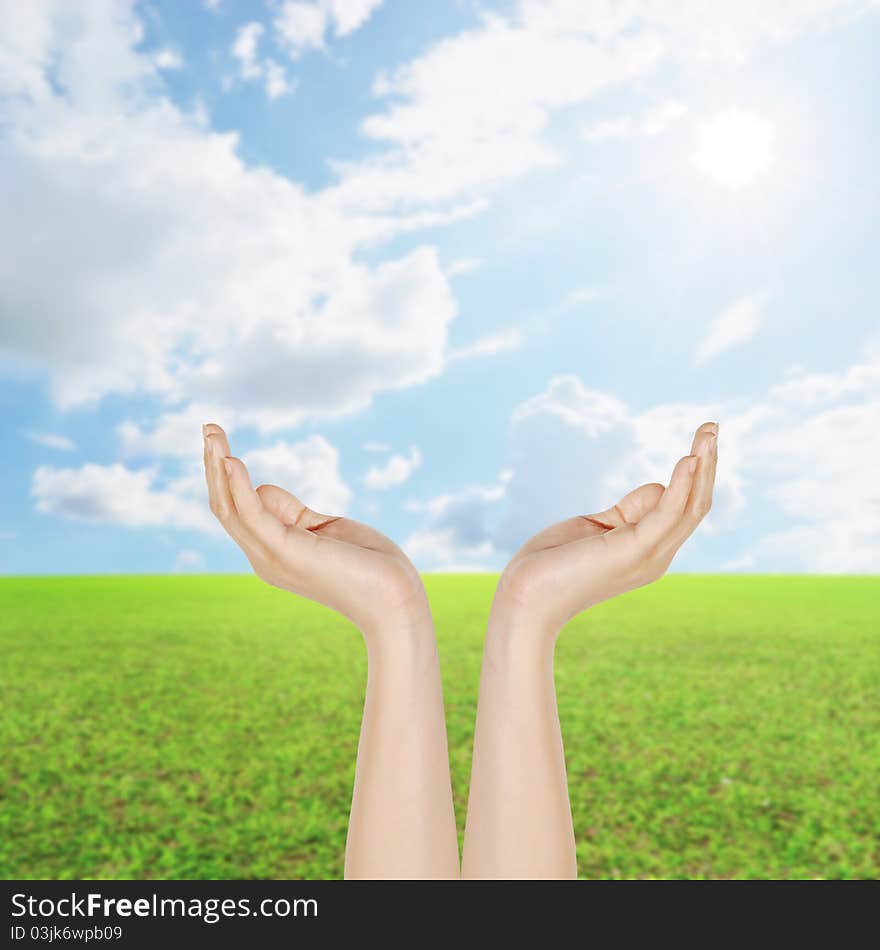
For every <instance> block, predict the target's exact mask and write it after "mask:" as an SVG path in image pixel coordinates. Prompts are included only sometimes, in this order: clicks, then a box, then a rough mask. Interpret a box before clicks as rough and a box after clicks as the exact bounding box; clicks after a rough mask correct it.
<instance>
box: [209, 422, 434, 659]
mask: <svg viewBox="0 0 880 950" xmlns="http://www.w3.org/2000/svg"><path fill="white" fill-rule="evenodd" d="M204 437H205V475H206V478H207V481H208V494H209V497H210V502H211V511H212V512H213V513H214V515H215V516H216V517H217V519H218V521H219V522H220V523H221V524H222V525H223V527H224V528H225V529H226V531H227V532H228V533H229V535H230V536H231V537H232V538H233V540H234V541H235V542H236V543H237V544H238V546H239V547H240V548H241V549H242V551H243V552H244V554H245V556H246V557H247V559H248V561H250V563H251V566H252V567H253V569H254V572H255V573H256V574H257V576H258V577H260V578H262V579H263V580H264V581H266V583H268V584H272V585H273V586H275V587H280V588H283V589H284V590H289V591H292V592H293V593H295V594H300V595H302V596H303V597H307V598H309V599H310V600H314V601H317V602H319V603H321V604H325V605H326V606H328V607H330V608H332V609H333V610H336V611H338V612H339V613H341V614H343V615H344V616H346V617H348V618H349V619H350V620H351V621H352V622H353V623H354V624H355V625H356V626H358V627H359V628H360V630H361V631H362V633H363V634H364V636H365V637H366V638H367V641H368V644H369V642H370V640H371V638H374V637H378V636H381V634H382V632H383V631H387V630H390V629H395V630H397V631H399V629H400V627H401V626H403V625H406V626H408V627H413V628H414V627H416V626H424V624H425V618H426V617H428V616H429V614H428V605H427V599H426V596H425V590H424V586H423V585H422V581H421V578H420V577H419V574H418V571H416V569H415V567H413V565H412V563H411V562H410V561H409V559H408V558H407V557H406V555H405V554H404V553H403V551H401V550H400V548H399V547H398V546H397V545H396V544H394V542H393V541H390V540H389V539H388V538H386V537H385V536H384V535H383V534H380V533H379V532H378V531H375V530H374V529H373V528H370V527H368V526H367V525H364V524H360V523H359V522H357V521H352V520H350V519H348V518H341V517H334V516H330V515H326V514H320V513H318V512H316V511H312V510H311V509H310V508H307V507H306V506H305V505H304V504H303V503H302V502H301V501H300V500H299V499H298V498H296V496H294V495H292V494H291V493H290V492H288V491H286V490H285V489H283V488H279V487H278V486H277V485H260V486H259V487H258V488H256V489H254V488H253V487H252V485H251V480H250V476H249V475H248V471H247V468H246V467H245V464H244V462H242V461H241V459H238V458H235V457H233V456H232V454H231V452H230V449H229V442H228V440H227V438H226V433H225V432H224V431H223V429H221V428H220V426H218V425H214V424H208V425H206V426H204Z"/></svg>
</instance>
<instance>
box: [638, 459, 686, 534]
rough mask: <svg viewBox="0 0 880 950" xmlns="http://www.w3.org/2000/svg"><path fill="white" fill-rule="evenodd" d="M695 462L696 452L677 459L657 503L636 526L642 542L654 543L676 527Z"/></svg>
mask: <svg viewBox="0 0 880 950" xmlns="http://www.w3.org/2000/svg"><path fill="white" fill-rule="evenodd" d="M698 462H699V460H698V458H697V456H695V455H686V456H685V457H684V458H683V459H679V461H678V463H677V464H676V466H675V468H674V469H673V470H672V477H671V478H670V479H669V484H668V485H667V486H666V489H665V491H664V492H663V494H662V495H661V496H660V498H659V500H658V501H657V504H656V506H655V507H654V508H653V509H652V510H651V511H649V512H648V513H647V514H646V515H645V517H644V518H642V520H641V521H640V522H639V523H638V524H637V525H636V533H637V535H638V538H639V541H640V542H641V543H643V544H646V545H648V546H654V545H657V544H659V543H660V542H661V541H662V540H663V539H664V538H665V537H666V536H667V535H668V534H671V533H672V532H673V531H674V530H675V528H676V527H677V526H678V524H679V522H680V521H681V519H682V517H683V516H684V512H685V508H686V507H687V503H688V498H689V497H690V493H691V487H692V486H693V482H694V475H695V473H696V470H697V464H698Z"/></svg>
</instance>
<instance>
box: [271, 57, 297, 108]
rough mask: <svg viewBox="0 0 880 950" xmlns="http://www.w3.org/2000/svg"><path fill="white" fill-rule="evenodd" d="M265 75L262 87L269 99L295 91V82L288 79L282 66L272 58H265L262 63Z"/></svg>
mask: <svg viewBox="0 0 880 950" xmlns="http://www.w3.org/2000/svg"><path fill="white" fill-rule="evenodd" d="M263 69H264V71H265V75H266V81H265V83H264V88H265V90H266V95H267V96H268V97H269V98H270V99H278V98H279V97H280V96H287V95H290V94H291V93H294V92H296V83H295V82H293V81H292V80H290V79H288V77H287V73H286V72H285V70H284V67H282V66H279V65H278V63H276V62H275V60H274V59H267V60H266V61H265V63H264V64H263Z"/></svg>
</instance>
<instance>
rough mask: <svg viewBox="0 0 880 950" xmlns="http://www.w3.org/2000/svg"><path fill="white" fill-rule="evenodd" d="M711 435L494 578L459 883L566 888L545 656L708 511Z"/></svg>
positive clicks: (666, 556)
mask: <svg viewBox="0 0 880 950" xmlns="http://www.w3.org/2000/svg"><path fill="white" fill-rule="evenodd" d="M717 458H718V426H717V424H715V423H711V422H710V423H705V424H704V425H702V426H700V428H699V429H698V430H697V432H696V434H695V436H694V440H693V444H692V447H691V454H690V455H688V456H685V457H684V458H683V459H681V460H680V461H679V462H678V463H677V465H676V466H675V469H674V471H673V473H672V477H671V478H670V481H669V485H668V486H667V487H666V488H664V487H663V486H662V485H658V484H648V485H642V486H641V487H640V488H636V489H635V490H634V491H632V492H630V493H629V494H628V495H626V496H625V497H624V498H623V499H621V501H619V502H618V503H617V504H616V505H615V506H613V507H612V508H609V509H607V510H606V511H602V512H599V513H598V514H594V515H587V516H583V515H581V516H578V517H575V518H570V519H569V520H567V521H562V522H560V523H559V524H555V525H553V526H551V527H549V528H545V529H544V530H543V531H541V532H540V533H538V534H536V535H535V536H534V537H533V538H532V539H531V540H529V541H527V542H526V543H525V544H524V545H523V546H522V547H521V548H520V550H519V551H518V552H517V553H516V555H515V556H514V557H513V559H512V560H511V562H510V564H508V565H507V567H506V568H505V570H504V573H503V574H502V576H501V580H500V582H499V584H498V588H497V590H496V593H495V600H494V602H493V605H492V612H491V615H490V619H489V628H488V631H487V634H486V644H485V649H484V653H483V669H482V673H481V676H480V698H479V704H478V708H477V724H476V731H475V735H474V757H473V766H472V771H471V786H470V800H469V802H468V814H467V826H466V829H465V838H464V853H463V856H462V877H464V878H532V879H533V878H573V877H576V876H577V862H576V859H575V838H574V831H573V828H572V820H571V806H570V803H569V797H568V785H567V782H566V774H565V757H564V755H563V748H562V735H561V731H560V726H559V714H558V712H557V708H556V694H555V689H554V684H553V652H554V648H555V644H556V638H557V636H558V634H559V631H560V630H561V629H562V627H563V626H564V625H565V624H566V623H567V622H568V621H569V620H571V619H572V618H573V617H575V616H576V615H577V614H579V613H581V612H582V611H584V610H586V609H588V608H589V607H592V606H593V605H595V604H598V603H600V602H601V601H603V600H608V599H609V598H610V597H615V596H617V595H618V594H622V593H624V592H625V591H628V590H632V589H633V588H636V587H641V586H643V585H645V584H649V583H651V582H652V581H655V580H657V579H658V578H659V577H661V576H662V575H663V574H664V573H665V572H666V570H667V568H668V567H669V565H670V563H671V562H672V559H673V557H675V554H676V552H677V551H678V549H679V548H680V547H681V545H682V544H683V543H684V542H685V541H686V540H687V538H688V537H689V536H690V535H691V534H692V532H693V531H694V529H695V528H696V527H697V525H698V524H699V523H700V521H701V520H702V519H703V517H704V516H705V515H706V513H707V512H708V511H709V508H710V506H711V503H712V488H713V485H714V482H715V467H716V462H717Z"/></svg>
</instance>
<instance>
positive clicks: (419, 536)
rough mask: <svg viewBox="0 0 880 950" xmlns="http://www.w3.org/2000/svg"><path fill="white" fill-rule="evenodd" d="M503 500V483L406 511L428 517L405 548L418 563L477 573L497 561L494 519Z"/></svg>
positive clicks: (411, 506)
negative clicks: (476, 570) (476, 571)
mask: <svg viewBox="0 0 880 950" xmlns="http://www.w3.org/2000/svg"><path fill="white" fill-rule="evenodd" d="M503 498H504V484H503V483H499V484H497V485H489V486H486V485H471V486H469V487H467V488H465V489H464V490H462V491H459V492H454V493H450V494H446V495H440V496H438V497H436V498H432V499H430V500H429V501H426V502H410V503H409V504H408V505H407V508H408V509H409V510H410V511H414V512H419V513H422V514H423V515H425V516H426V518H425V525H424V526H423V527H422V528H420V529H418V530H416V531H414V532H412V534H410V535H409V537H408V538H407V539H406V541H404V544H403V547H404V550H405V551H406V552H407V554H408V555H409V556H410V558H412V560H413V561H414V563H415V564H417V565H418V566H420V567H426V568H434V569H436V568H441V569H443V570H456V569H460V570H474V569H481V568H485V567H487V566H491V565H493V564H494V563H495V562H497V560H498V552H497V550H496V548H495V543H494V532H493V529H492V519H493V516H494V515H495V513H496V511H497V508H498V505H499V503H500V502H501V501H502V499H503Z"/></svg>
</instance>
